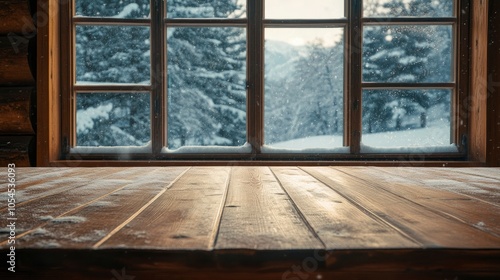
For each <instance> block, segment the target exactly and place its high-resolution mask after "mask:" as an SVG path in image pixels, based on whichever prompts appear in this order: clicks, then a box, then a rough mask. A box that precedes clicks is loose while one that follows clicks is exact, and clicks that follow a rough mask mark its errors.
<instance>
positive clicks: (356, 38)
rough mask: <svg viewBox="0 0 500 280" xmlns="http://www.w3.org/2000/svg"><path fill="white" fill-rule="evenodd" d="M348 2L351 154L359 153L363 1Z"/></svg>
mask: <svg viewBox="0 0 500 280" xmlns="http://www.w3.org/2000/svg"><path fill="white" fill-rule="evenodd" d="M348 3H349V27H348V30H349V35H348V37H349V40H348V51H349V56H350V62H349V63H348V67H349V78H348V81H349V86H348V96H347V98H346V106H345V109H344V110H346V111H347V113H345V115H346V119H347V121H346V122H347V125H346V127H347V129H346V132H345V133H346V134H347V137H346V138H347V139H346V140H347V141H346V143H347V144H348V145H349V146H350V149H351V154H359V153H360V149H361V126H362V115H361V114H362V112H361V104H362V103H361V102H362V100H361V95H362V94H361V93H362V88H361V81H362V76H361V59H362V44H363V29H362V24H361V19H362V16H363V1H362V0H357V1H348Z"/></svg>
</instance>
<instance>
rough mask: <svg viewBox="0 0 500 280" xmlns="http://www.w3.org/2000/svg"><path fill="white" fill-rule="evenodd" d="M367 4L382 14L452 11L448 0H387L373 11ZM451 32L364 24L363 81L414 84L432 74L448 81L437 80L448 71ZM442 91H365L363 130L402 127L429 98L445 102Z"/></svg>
mask: <svg viewBox="0 0 500 280" xmlns="http://www.w3.org/2000/svg"><path fill="white" fill-rule="evenodd" d="M436 5H438V6H436ZM375 6H376V5H375ZM370 7H371V10H372V11H379V10H384V11H386V12H387V13H388V14H387V16H440V15H442V14H441V13H449V15H451V12H449V11H451V9H452V1H443V2H441V3H440V4H439V3H437V1H430V0H413V1H409V2H408V1H402V0H392V1H389V2H386V3H384V4H383V9H377V8H376V7H374V3H371V5H370ZM447 11H448V12H447ZM446 15H448V14H446ZM449 15H448V16H449ZM450 33H451V29H450V28H449V27H446V26H431V25H421V26H411V25H399V26H391V25H384V26H370V27H365V29H364V36H363V80H364V81H367V82H389V83H390V82H411V83H418V82H436V81H438V80H436V79H437V78H436V77H441V78H443V79H446V77H447V79H448V80H439V81H440V82H448V81H449V77H450V74H451V72H450V71H451V67H450V61H451V52H450V48H451V46H452V44H451V38H450ZM443 34H447V35H448V36H442V35H443ZM431 58H433V59H432V60H431ZM446 94H448V93H447V92H446V91H433V92H429V94H424V93H423V92H422V91H418V90H401V91H383V90H377V91H368V92H365V93H364V94H363V128H364V130H365V132H368V133H372V132H381V131H387V130H390V129H402V127H401V118H402V117H404V115H411V114H416V113H421V114H425V111H426V110H427V109H429V107H430V106H431V105H435V104H434V101H440V102H443V100H446V98H443V95H446ZM424 123H425V122H424Z"/></svg>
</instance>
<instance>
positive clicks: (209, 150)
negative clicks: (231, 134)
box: [161, 143, 252, 154]
mask: <svg viewBox="0 0 500 280" xmlns="http://www.w3.org/2000/svg"><path fill="white" fill-rule="evenodd" d="M161 152H162V153H166V154H249V153H251V152H252V146H251V145H250V144H249V143H245V144H244V145H243V146H238V147H230V146H184V147H180V148H178V149H175V150H171V149H168V148H167V147H164V148H163V149H162V150H161Z"/></svg>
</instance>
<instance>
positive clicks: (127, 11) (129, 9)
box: [113, 3, 140, 18]
mask: <svg viewBox="0 0 500 280" xmlns="http://www.w3.org/2000/svg"><path fill="white" fill-rule="evenodd" d="M139 10H140V8H139V5H138V4H137V3H130V4H128V5H127V6H125V7H124V8H123V10H122V11H121V12H120V13H119V14H117V15H116V16H114V17H113V18H126V17H128V16H129V15H130V14H131V13H132V12H134V11H139Z"/></svg>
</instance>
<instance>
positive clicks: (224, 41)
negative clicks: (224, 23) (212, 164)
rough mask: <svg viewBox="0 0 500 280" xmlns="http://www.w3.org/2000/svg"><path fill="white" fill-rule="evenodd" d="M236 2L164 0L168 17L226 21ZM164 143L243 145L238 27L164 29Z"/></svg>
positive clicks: (242, 43)
mask: <svg viewBox="0 0 500 280" xmlns="http://www.w3.org/2000/svg"><path fill="white" fill-rule="evenodd" d="M240 10H241V7H240V6H239V5H238V4H237V1H236V0H223V1H221V0H218V1H204V3H203V4H200V1H195V0H169V1H168V2H167V15H168V17H172V18H197V17H207V18H213V17H218V18H220V17H228V16H232V15H234V14H236V15H237V14H238V11H240ZM167 34H168V35H167V50H168V52H167V56H168V63H167V64H168V102H167V103H168V143H169V148H174V149H175V148H178V147H180V146H184V145H228V146H238V145H243V144H244V143H245V141H246V88H245V79H246V65H245V60H246V39H245V31H244V29H243V28H235V27H176V28H171V29H169V30H167Z"/></svg>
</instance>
